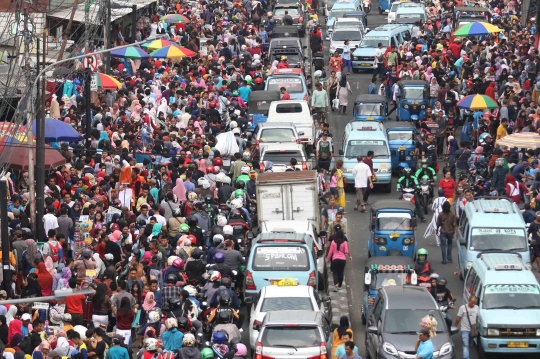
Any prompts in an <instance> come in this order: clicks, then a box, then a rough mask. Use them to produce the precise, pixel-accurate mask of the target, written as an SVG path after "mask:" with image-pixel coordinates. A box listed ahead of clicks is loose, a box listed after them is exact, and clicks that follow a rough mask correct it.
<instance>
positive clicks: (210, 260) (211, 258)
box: [206, 234, 224, 264]
mask: <svg viewBox="0 0 540 359" xmlns="http://www.w3.org/2000/svg"><path fill="white" fill-rule="evenodd" d="M223 240H224V238H223V235H221V234H214V235H213V237H212V246H210V248H208V252H207V253H206V264H214V263H215V256H216V253H217V247H218V246H219V245H220V244H221V242H223Z"/></svg>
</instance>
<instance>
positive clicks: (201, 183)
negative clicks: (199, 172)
mask: <svg viewBox="0 0 540 359" xmlns="http://www.w3.org/2000/svg"><path fill="white" fill-rule="evenodd" d="M204 182H208V180H207V179H206V178H204V177H200V178H199V179H198V180H197V184H198V185H199V186H201V187H204Z"/></svg>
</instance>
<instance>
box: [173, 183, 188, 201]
mask: <svg viewBox="0 0 540 359" xmlns="http://www.w3.org/2000/svg"><path fill="white" fill-rule="evenodd" d="M172 192H173V194H174V195H175V196H176V203H183V202H185V201H186V187H184V181H183V180H182V179H181V178H177V179H176V186H174V187H173V190H172Z"/></svg>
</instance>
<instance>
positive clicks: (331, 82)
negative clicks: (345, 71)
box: [326, 70, 339, 112]
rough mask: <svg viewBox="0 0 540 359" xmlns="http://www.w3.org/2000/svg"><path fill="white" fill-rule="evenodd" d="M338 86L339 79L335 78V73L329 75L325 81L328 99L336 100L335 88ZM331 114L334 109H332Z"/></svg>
mask: <svg viewBox="0 0 540 359" xmlns="http://www.w3.org/2000/svg"><path fill="white" fill-rule="evenodd" d="M338 84H339V79H338V78H337V76H336V71H333V70H332V72H331V73H330V77H329V78H328V80H326V91H327V92H328V94H329V95H330V98H336V93H337V88H338ZM332 112H334V108H333V107H332Z"/></svg>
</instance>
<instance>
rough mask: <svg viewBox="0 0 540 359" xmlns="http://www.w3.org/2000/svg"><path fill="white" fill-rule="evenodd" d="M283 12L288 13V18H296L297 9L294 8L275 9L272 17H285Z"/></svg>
mask: <svg viewBox="0 0 540 359" xmlns="http://www.w3.org/2000/svg"><path fill="white" fill-rule="evenodd" d="M285 11H287V12H288V13H289V15H290V16H292V17H295V16H298V9H297V8H294V7H280V8H276V9H275V10H274V15H276V16H283V15H285Z"/></svg>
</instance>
